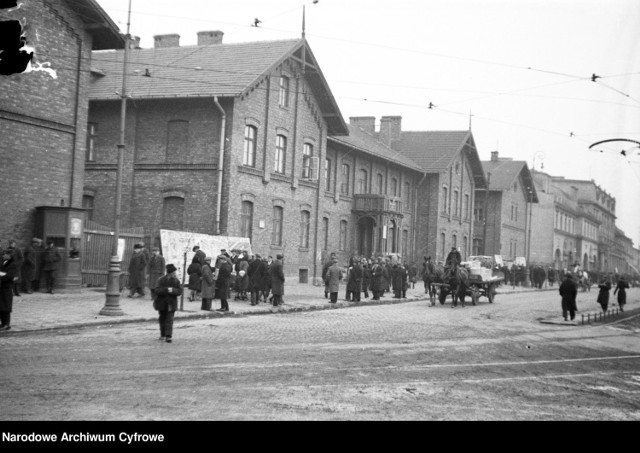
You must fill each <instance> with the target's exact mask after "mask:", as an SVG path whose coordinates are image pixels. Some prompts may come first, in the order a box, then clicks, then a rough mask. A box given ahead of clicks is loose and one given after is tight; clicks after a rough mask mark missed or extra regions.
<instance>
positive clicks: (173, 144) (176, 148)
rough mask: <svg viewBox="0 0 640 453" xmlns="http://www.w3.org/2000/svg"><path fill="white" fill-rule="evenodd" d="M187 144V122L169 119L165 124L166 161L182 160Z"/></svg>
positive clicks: (183, 159) (186, 150)
mask: <svg viewBox="0 0 640 453" xmlns="http://www.w3.org/2000/svg"><path fill="white" fill-rule="evenodd" d="M188 146H189V122H188V121H184V120H173V121H169V123H168V125H167V154H166V161H167V162H184V161H185V160H186V159H185V157H186V155H187V152H188V149H189V148H188Z"/></svg>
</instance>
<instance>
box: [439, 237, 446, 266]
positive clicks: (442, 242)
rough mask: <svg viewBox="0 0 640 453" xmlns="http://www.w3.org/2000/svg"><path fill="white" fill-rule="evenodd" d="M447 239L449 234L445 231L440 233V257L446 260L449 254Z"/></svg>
mask: <svg viewBox="0 0 640 453" xmlns="http://www.w3.org/2000/svg"><path fill="white" fill-rule="evenodd" d="M446 239H447V235H446V234H445V233H440V257H441V258H442V259H443V260H444V259H445V258H446V256H447V255H445V250H446V248H445V242H446Z"/></svg>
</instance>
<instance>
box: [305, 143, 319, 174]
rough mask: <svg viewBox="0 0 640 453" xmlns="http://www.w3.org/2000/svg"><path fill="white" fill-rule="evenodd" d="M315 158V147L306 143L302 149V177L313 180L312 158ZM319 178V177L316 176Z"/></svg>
mask: <svg viewBox="0 0 640 453" xmlns="http://www.w3.org/2000/svg"><path fill="white" fill-rule="evenodd" d="M312 157H313V145H311V144H309V143H305V144H304V146H303V148H302V177H303V178H304V179H309V178H311V158H312ZM315 177H316V178H317V176H315Z"/></svg>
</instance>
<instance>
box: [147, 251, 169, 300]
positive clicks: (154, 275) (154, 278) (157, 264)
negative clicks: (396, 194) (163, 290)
mask: <svg viewBox="0 0 640 453" xmlns="http://www.w3.org/2000/svg"><path fill="white" fill-rule="evenodd" d="M165 266H166V265H165V260H164V257H163V256H162V255H161V254H160V248H158V247H154V248H153V256H151V259H150V260H149V267H148V269H149V291H150V292H151V299H155V289H156V286H158V280H159V279H160V277H162V276H163V275H164V271H165Z"/></svg>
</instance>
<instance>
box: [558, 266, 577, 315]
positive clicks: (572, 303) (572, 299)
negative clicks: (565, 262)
mask: <svg viewBox="0 0 640 453" xmlns="http://www.w3.org/2000/svg"><path fill="white" fill-rule="evenodd" d="M559 292H560V296H562V317H563V318H564V320H565V321H566V320H567V313H568V314H569V316H570V317H571V321H573V320H574V319H575V317H576V311H577V310H578V307H577V305H576V297H577V296H578V286H577V285H576V282H575V280H573V277H572V275H571V274H570V273H567V274H566V275H565V277H564V281H563V282H562V284H561V285H560V289H559Z"/></svg>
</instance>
